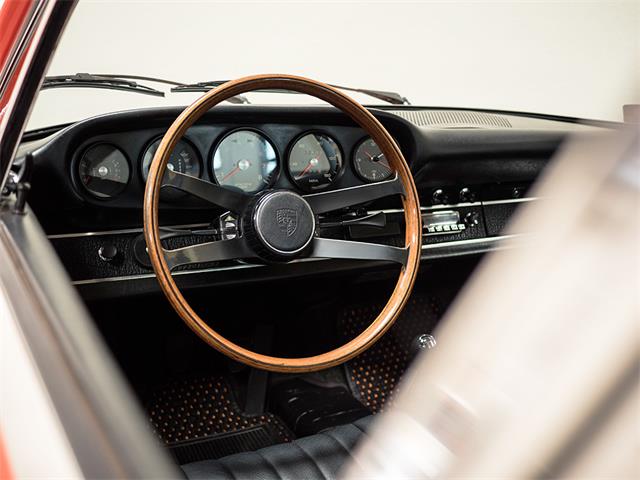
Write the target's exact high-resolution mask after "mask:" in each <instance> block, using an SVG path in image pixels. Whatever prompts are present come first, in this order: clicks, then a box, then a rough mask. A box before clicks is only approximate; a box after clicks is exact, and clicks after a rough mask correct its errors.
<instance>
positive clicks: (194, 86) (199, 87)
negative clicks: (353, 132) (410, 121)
mask: <svg viewBox="0 0 640 480" xmlns="http://www.w3.org/2000/svg"><path fill="white" fill-rule="evenodd" d="M227 81H228V80H211V81H208V82H197V83H188V84H184V85H177V86H175V87H173V88H172V89H171V91H172V92H207V91H209V90H211V89H212V88H216V87H219V86H220V85H223V84H225V83H227ZM329 86H330V87H333V88H339V89H340V90H346V91H349V92H358V93H362V94H364V95H368V96H370V97H373V98H377V99H378V100H382V101H383V102H387V103H391V104H393V105H411V103H410V102H409V100H408V99H407V97H403V96H402V95H400V94H399V93H396V92H386V91H383V90H369V89H367V88H351V87H341V86H339V85H331V84H329ZM258 91H260V92H271V93H295V94H297V93H300V92H295V91H293V90H282V89H264V90H258Z"/></svg>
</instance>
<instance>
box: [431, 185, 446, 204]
mask: <svg viewBox="0 0 640 480" xmlns="http://www.w3.org/2000/svg"><path fill="white" fill-rule="evenodd" d="M431 199H432V200H433V203H447V202H448V201H449V197H448V196H447V194H446V193H445V191H444V190H442V189H441V188H438V189H437V190H434V191H433V193H432V194H431Z"/></svg>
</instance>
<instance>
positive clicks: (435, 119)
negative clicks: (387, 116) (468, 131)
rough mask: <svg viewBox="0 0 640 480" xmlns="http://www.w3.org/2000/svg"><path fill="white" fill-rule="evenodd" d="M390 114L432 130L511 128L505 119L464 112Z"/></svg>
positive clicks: (405, 111) (395, 111) (439, 111)
mask: <svg viewBox="0 0 640 480" xmlns="http://www.w3.org/2000/svg"><path fill="white" fill-rule="evenodd" d="M390 113H393V114H395V115H398V116H399V117H402V118H404V119H405V120H408V121H409V122H411V123H413V124H414V125H416V126H418V127H433V128H511V123H510V122H509V120H508V119H507V118H506V117H503V116H501V115H496V114H493V113H485V112H471V111H466V110H392V111H390Z"/></svg>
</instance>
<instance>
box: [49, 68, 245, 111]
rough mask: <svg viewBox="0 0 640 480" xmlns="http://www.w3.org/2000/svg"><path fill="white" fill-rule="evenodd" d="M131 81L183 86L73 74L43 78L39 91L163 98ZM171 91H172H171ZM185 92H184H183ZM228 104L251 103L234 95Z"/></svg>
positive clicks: (160, 80)
mask: <svg viewBox="0 0 640 480" xmlns="http://www.w3.org/2000/svg"><path fill="white" fill-rule="evenodd" d="M132 80H144V81H147V82H154V83H163V84H165V85H173V86H174V87H176V88H177V87H183V86H185V84H184V83H182V82H176V81H174V80H166V79H164V78H156V77H146V76H143V75H129V74H119V73H75V74H73V75H58V76H52V77H45V79H44V82H43V84H42V87H41V90H45V89H47V88H65V87H77V88H82V87H85V88H106V89H109V90H122V91H127V92H136V93H143V94H146V95H153V96H156V97H164V96H165V95H164V92H162V91H160V90H156V89H155V88H151V87H148V86H146V85H141V84H140V83H138V82H134V81H132ZM172 91H173V90H172ZM184 91H186V90H184ZM192 91H194V92H200V91H202V90H192ZM226 101H227V102H229V103H236V104H242V103H251V102H249V100H248V99H247V98H246V97H245V96H243V95H236V96H234V97H230V98H228V99H227V100H226Z"/></svg>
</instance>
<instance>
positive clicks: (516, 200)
mask: <svg viewBox="0 0 640 480" xmlns="http://www.w3.org/2000/svg"><path fill="white" fill-rule="evenodd" d="M534 200H540V197H523V198H510V199H508V200H487V201H486V202H482V205H502V204H504V203H524V202H533V201H534Z"/></svg>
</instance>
